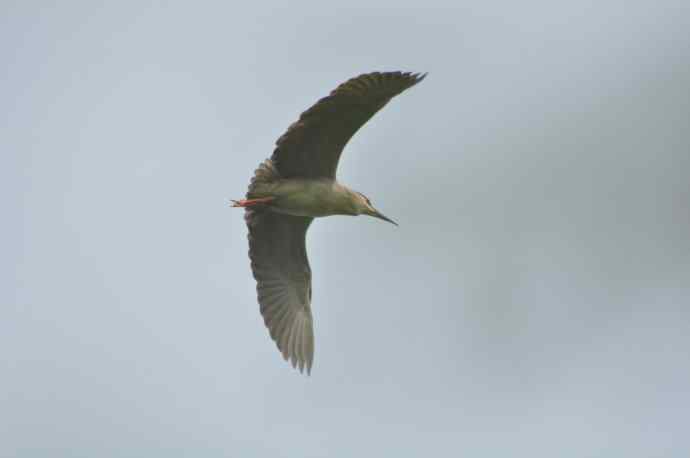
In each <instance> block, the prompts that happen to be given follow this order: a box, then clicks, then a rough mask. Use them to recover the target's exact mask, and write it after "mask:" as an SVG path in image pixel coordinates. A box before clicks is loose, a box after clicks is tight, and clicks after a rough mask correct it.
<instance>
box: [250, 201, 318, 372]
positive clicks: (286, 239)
mask: <svg viewBox="0 0 690 458" xmlns="http://www.w3.org/2000/svg"><path fill="white" fill-rule="evenodd" d="M245 219H246V221H247V226H248V227H249V257H250V259H251V264H252V271H253V272H254V278H256V290H257V293H258V297H259V306H260V308H261V314H262V315H263V317H264V322H265V323H266V327H267V328H268V331H269V333H270V334H271V338H272V339H273V340H274V341H275V343H276V345H278V349H279V350H280V351H281V352H282V353H283V358H285V359H286V360H288V359H289V360H290V361H291V362H292V366H293V367H295V366H299V370H300V372H301V371H302V370H303V369H304V368H305V367H306V369H307V373H309V372H310V371H311V366H312V362H313V360H314V328H313V324H312V316H311V269H310V268H309V260H308V259H307V250H306V246H305V236H306V233H307V229H308V228H309V224H311V222H312V219H313V218H308V217H302V216H291V215H283V214H279V213H274V212H272V211H269V210H266V209H261V208H258V207H257V208H256V209H251V208H248V209H247V211H246V213H245Z"/></svg>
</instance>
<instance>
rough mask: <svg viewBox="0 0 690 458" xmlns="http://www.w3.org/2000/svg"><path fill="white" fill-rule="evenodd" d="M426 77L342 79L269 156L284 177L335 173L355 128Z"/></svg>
mask: <svg viewBox="0 0 690 458" xmlns="http://www.w3.org/2000/svg"><path fill="white" fill-rule="evenodd" d="M425 77H426V74H423V75H420V74H418V73H415V74H412V73H401V72H386V73H379V72H375V73H368V74H364V75H360V76H357V77H355V78H352V79H350V80H348V81H346V82H345V83H343V84H341V85H340V86H338V87H337V88H336V89H335V90H333V91H332V92H331V93H330V95H328V96H326V97H324V98H322V99H321V100H319V101H318V102H316V104H314V105H313V106H312V107H311V108H309V109H308V110H307V111H305V112H304V113H302V115H301V116H300V117H299V119H298V120H297V122H295V123H294V124H292V125H291V126H290V127H289V128H288V130H287V132H285V133H284V134H283V135H282V136H281V137H280V138H279V139H278V141H277V142H276V149H275V150H274V151H273V156H272V157H271V160H272V161H273V163H274V164H275V166H276V168H277V169H278V171H279V172H280V174H281V176H283V177H284V178H292V177H304V178H322V177H323V178H335V173H336V169H337V167H338V160H339V159H340V154H341V153H342V151H343V148H345V145H346V144H347V142H348V141H349V140H350V138H351V137H352V136H353V135H354V134H355V132H357V130H359V128H360V127H362V126H363V125H364V123H366V122H367V121H368V120H369V119H371V117H372V116H374V114H376V112H377V111H379V110H380V109H381V108H383V107H384V106H385V105H386V104H387V103H388V101H389V100H390V99H392V98H393V97H395V96H396V95H398V94H400V93H401V92H402V91H404V90H405V89H407V88H409V87H412V86H414V85H415V84H417V83H419V82H420V81H422V80H423V79H424V78H425Z"/></svg>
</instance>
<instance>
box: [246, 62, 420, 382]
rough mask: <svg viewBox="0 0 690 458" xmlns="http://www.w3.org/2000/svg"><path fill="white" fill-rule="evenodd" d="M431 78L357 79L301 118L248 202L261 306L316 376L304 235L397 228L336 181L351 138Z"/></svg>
mask: <svg viewBox="0 0 690 458" xmlns="http://www.w3.org/2000/svg"><path fill="white" fill-rule="evenodd" d="M425 77H426V74H419V73H414V74H413V73H402V72H383V73H382V72H374V73H368V74H363V75H360V76H357V77H355V78H352V79H350V80H348V81H346V82H344V83H342V84H341V85H339V86H338V87H337V88H335V89H334V90H333V91H332V92H331V93H330V94H329V95H327V96H326V97H324V98H322V99H320V100H319V101H318V102H316V103H315V104H314V105H313V106H312V107H311V108H309V109H308V110H307V111H305V112H304V113H302V114H301V115H300V117H299V119H298V120H297V121H296V122H295V123H293V124H292V125H291V126H290V127H289V128H288V129H287V131H286V132H285V133H284V134H283V135H282V136H281V137H280V138H279V139H278V141H277V142H276V148H275V150H274V151H273V155H272V156H271V158H270V159H267V160H266V161H264V162H263V163H261V164H260V165H259V168H257V169H256V171H255V172H254V177H253V178H252V179H251V182H250V184H249V190H248V192H247V195H246V199H243V200H233V201H232V202H233V206H234V207H244V208H245V221H246V223H247V227H248V229H249V236H248V238H249V258H250V260H251V267H252V272H253V274H254V278H255V279H256V283H257V285H256V289H257V295H258V301H259V306H260V310H261V314H262V315H263V319H264V322H265V324H266V327H267V328H268V331H269V333H270V335H271V338H272V339H273V340H274V341H275V343H276V345H277V346H278V349H279V350H280V351H281V353H282V354H283V358H284V359H285V360H289V361H290V362H291V363H292V366H293V367H299V370H300V372H303V370H304V369H305V368H306V371H307V374H309V373H310V372H311V368H312V363H313V361H314V327H313V318H312V311H311V269H310V268H309V260H308V259H307V251H306V246H305V236H306V233H307V229H308V228H309V225H310V224H311V222H312V221H313V220H314V218H317V217H323V216H331V215H352V216H356V215H368V216H373V217H375V218H379V219H382V220H384V221H388V222H390V223H393V224H396V225H397V223H395V222H394V221H393V220H391V219H389V218H388V217H386V216H384V215H383V214H382V213H380V212H379V211H378V210H376V209H375V208H374V206H373V205H372V204H371V201H370V200H369V199H368V198H367V197H366V196H365V195H364V194H362V193H360V192H357V191H355V190H352V189H350V188H348V187H347V186H345V185H343V184H341V183H340V182H338V181H337V180H336V169H337V167H338V160H339V159H340V155H341V153H342V151H343V148H345V145H346V144H347V142H348V141H349V140H350V138H351V137H352V136H353V135H354V134H355V132H357V130H359V128H360V127H362V126H363V125H364V124H365V123H366V122H367V121H368V120H369V119H371V117H372V116H374V114H376V112H378V111H379V110H380V109H381V108H383V107H384V106H385V105H386V104H387V103H388V102H389V101H390V100H391V99H392V98H393V97H395V96H396V95H398V94H400V93H401V92H403V91H404V90H406V89H408V88H410V87H412V86H414V85H415V84H417V83H419V82H420V81H422V80H423V79H424V78H425Z"/></svg>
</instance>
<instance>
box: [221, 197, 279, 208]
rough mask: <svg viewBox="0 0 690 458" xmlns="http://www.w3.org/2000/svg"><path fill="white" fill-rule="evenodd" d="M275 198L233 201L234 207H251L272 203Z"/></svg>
mask: <svg viewBox="0 0 690 458" xmlns="http://www.w3.org/2000/svg"><path fill="white" fill-rule="evenodd" d="M273 199H274V197H259V198H257V199H242V200H231V202H232V206H233V207H251V206H254V205H259V204H266V203H268V202H270V201H272V200H273Z"/></svg>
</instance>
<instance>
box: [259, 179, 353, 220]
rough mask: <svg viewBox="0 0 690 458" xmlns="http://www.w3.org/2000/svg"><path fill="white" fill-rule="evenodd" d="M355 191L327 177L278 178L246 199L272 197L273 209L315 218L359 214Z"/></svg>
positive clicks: (263, 185) (271, 207)
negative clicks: (355, 201)
mask: <svg viewBox="0 0 690 458" xmlns="http://www.w3.org/2000/svg"><path fill="white" fill-rule="evenodd" d="M354 194H356V192H355V191H352V190H350V189H349V188H347V187H346V186H343V185H342V184H340V183H338V182H337V181H336V180H331V179H328V178H290V179H283V178H278V179H276V180H275V181H271V182H267V183H262V185H261V186H257V187H256V188H255V189H253V190H252V191H251V192H250V193H248V194H247V199H263V198H272V199H271V201H270V203H269V204H268V205H269V206H270V209H271V211H274V212H276V213H284V214H286V215H293V216H311V217H313V218H317V217H322V216H333V215H358V214H359V213H357V207H356V205H355V204H354V200H353V198H352V196H353V195H354Z"/></svg>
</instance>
